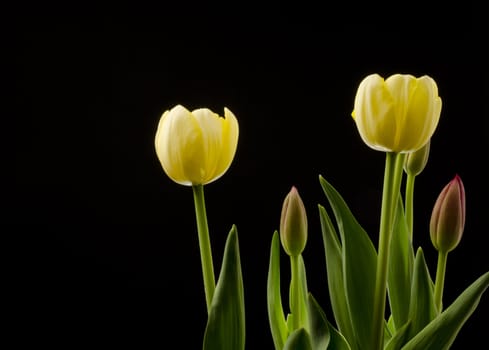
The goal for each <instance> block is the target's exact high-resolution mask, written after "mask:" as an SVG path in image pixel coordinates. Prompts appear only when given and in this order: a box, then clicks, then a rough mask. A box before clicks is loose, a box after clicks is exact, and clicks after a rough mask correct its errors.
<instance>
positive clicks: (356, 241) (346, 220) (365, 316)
mask: <svg viewBox="0 0 489 350" xmlns="http://www.w3.org/2000/svg"><path fill="white" fill-rule="evenodd" d="M320 183H321V186H322V188H323V190H324V193H325V194H326V197H327V198H328V200H329V203H330V205H331V208H332V209H333V212H334V215H335V218H336V221H337V224H338V230H339V231H340V235H341V240H342V243H343V246H342V256H343V272H344V282H345V290H346V295H347V297H348V309H349V311H350V317H351V320H352V324H353V329H354V332H355V338H356V340H357V342H356V343H357V344H355V345H353V346H354V347H355V348H362V347H363V348H364V347H365V344H371V343H372V340H371V339H372V334H373V332H372V315H373V300H374V289H375V274H376V264H377V253H376V251H375V248H374V246H373V244H372V241H371V240H370V237H369V236H368V235H367V233H366V232H365V231H364V230H363V228H362V227H361V226H360V224H359V223H358V222H357V220H356V219H355V217H354V216H353V215H352V213H351V212H350V209H349V208H348V206H347V205H346V203H345V201H344V200H343V198H342V197H341V196H340V194H339V193H338V192H337V191H336V190H335V189H334V188H333V186H331V185H330V184H329V183H328V182H327V181H326V180H325V179H324V178H323V177H322V176H320ZM350 345H352V344H351V343H350Z"/></svg>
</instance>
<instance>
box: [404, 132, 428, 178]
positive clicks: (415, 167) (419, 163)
mask: <svg viewBox="0 0 489 350" xmlns="http://www.w3.org/2000/svg"><path fill="white" fill-rule="evenodd" d="M430 143H431V142H430V141H428V143H427V144H426V145H424V146H423V147H421V148H420V149H418V150H417V151H415V152H412V153H408V154H407V155H406V160H405V161H404V171H405V172H406V174H408V175H411V176H417V175H419V174H421V172H422V171H423V170H424V168H425V166H426V163H428V156H429V154H430Z"/></svg>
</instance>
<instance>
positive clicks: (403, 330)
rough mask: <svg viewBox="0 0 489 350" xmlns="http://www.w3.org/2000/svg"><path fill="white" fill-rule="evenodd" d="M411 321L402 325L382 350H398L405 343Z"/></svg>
mask: <svg viewBox="0 0 489 350" xmlns="http://www.w3.org/2000/svg"><path fill="white" fill-rule="evenodd" d="M410 326H411V321H408V322H406V323H404V325H403V326H402V327H400V328H399V329H398V330H397V332H396V333H395V334H394V335H393V336H392V337H391V338H390V340H389V341H388V342H387V344H386V345H385V346H384V350H399V349H401V347H402V346H403V345H404V344H405V343H406V339H407V337H408V332H409V329H410V328H411V327H410Z"/></svg>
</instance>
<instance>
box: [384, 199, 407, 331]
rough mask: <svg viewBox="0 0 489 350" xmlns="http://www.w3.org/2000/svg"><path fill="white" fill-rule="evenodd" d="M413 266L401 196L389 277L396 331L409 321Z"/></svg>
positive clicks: (391, 248) (389, 290) (394, 230)
mask: <svg viewBox="0 0 489 350" xmlns="http://www.w3.org/2000/svg"><path fill="white" fill-rule="evenodd" d="M413 264H414V252H413V246H412V244H411V240H410V238H409V232H408V228H407V223H406V216H405V215H404V208H403V203H402V198H401V196H399V201H398V204H397V209H396V213H395V216H394V228H393V233H392V239H391V247H390V258H389V271H388V275H387V285H388V293H389V294H388V295H389V305H390V309H391V313H392V318H393V322H394V328H395V329H396V330H397V329H399V328H401V327H402V326H403V325H404V324H405V323H406V322H407V320H408V314H409V301H410V298H411V278H412V274H413Z"/></svg>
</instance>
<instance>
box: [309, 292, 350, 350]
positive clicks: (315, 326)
mask: <svg viewBox="0 0 489 350" xmlns="http://www.w3.org/2000/svg"><path fill="white" fill-rule="evenodd" d="M308 305H309V322H310V329H311V332H310V334H311V341H312V347H313V349H314V350H326V349H330V350H351V348H350V345H349V344H348V342H347V340H346V339H345V337H344V336H343V335H342V334H341V333H340V332H338V330H337V329H336V328H335V327H334V326H333V325H332V324H331V323H330V322H329V321H328V320H327V318H326V314H325V313H324V311H323V309H322V308H321V306H320V305H319V303H318V302H317V301H316V299H314V297H313V296H312V294H311V293H309V298H308Z"/></svg>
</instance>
